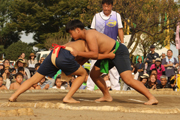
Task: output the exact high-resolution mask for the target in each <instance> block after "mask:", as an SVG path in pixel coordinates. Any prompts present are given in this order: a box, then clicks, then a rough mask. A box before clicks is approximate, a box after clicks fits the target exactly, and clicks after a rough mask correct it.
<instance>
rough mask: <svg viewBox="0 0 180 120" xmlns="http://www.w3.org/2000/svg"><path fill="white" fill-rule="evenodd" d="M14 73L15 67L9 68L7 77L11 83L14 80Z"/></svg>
mask: <svg viewBox="0 0 180 120" xmlns="http://www.w3.org/2000/svg"><path fill="white" fill-rule="evenodd" d="M15 75H16V69H15V68H12V69H10V76H9V79H10V81H11V83H14V82H16V80H15Z"/></svg>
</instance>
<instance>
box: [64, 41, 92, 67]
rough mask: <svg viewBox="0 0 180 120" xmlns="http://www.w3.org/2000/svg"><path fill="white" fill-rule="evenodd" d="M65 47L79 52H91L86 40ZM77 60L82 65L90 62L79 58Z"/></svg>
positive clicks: (73, 42)
mask: <svg viewBox="0 0 180 120" xmlns="http://www.w3.org/2000/svg"><path fill="white" fill-rule="evenodd" d="M64 46H66V47H71V48H73V49H75V50H76V51H79V52H88V51H89V49H88V46H87V43H86V42H85V41H84V40H77V41H71V42H68V43H66V44H64ZM75 60H76V61H77V62H78V63H80V64H84V63H85V62H87V61H88V58H84V57H80V56H77V57H76V58H75Z"/></svg>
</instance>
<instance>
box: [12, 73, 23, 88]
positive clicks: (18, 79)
mask: <svg viewBox="0 0 180 120" xmlns="http://www.w3.org/2000/svg"><path fill="white" fill-rule="evenodd" d="M15 80H16V82H15V83H12V84H11V86H10V88H9V89H11V90H17V89H18V88H19V87H20V85H21V83H22V81H23V74H22V73H16V75H15Z"/></svg>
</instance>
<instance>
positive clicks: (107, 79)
mask: <svg viewBox="0 0 180 120" xmlns="http://www.w3.org/2000/svg"><path fill="white" fill-rule="evenodd" d="M101 77H102V78H103V79H104V81H105V83H106V86H107V88H108V89H109V90H110V89H111V82H110V80H109V75H108V74H102V75H101Z"/></svg>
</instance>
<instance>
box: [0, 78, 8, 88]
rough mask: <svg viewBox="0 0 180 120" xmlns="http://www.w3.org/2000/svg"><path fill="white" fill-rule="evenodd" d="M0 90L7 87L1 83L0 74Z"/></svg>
mask: <svg viewBox="0 0 180 120" xmlns="http://www.w3.org/2000/svg"><path fill="white" fill-rule="evenodd" d="M0 90H7V87H6V86H5V85H3V77H2V76H1V75H0Z"/></svg>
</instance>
